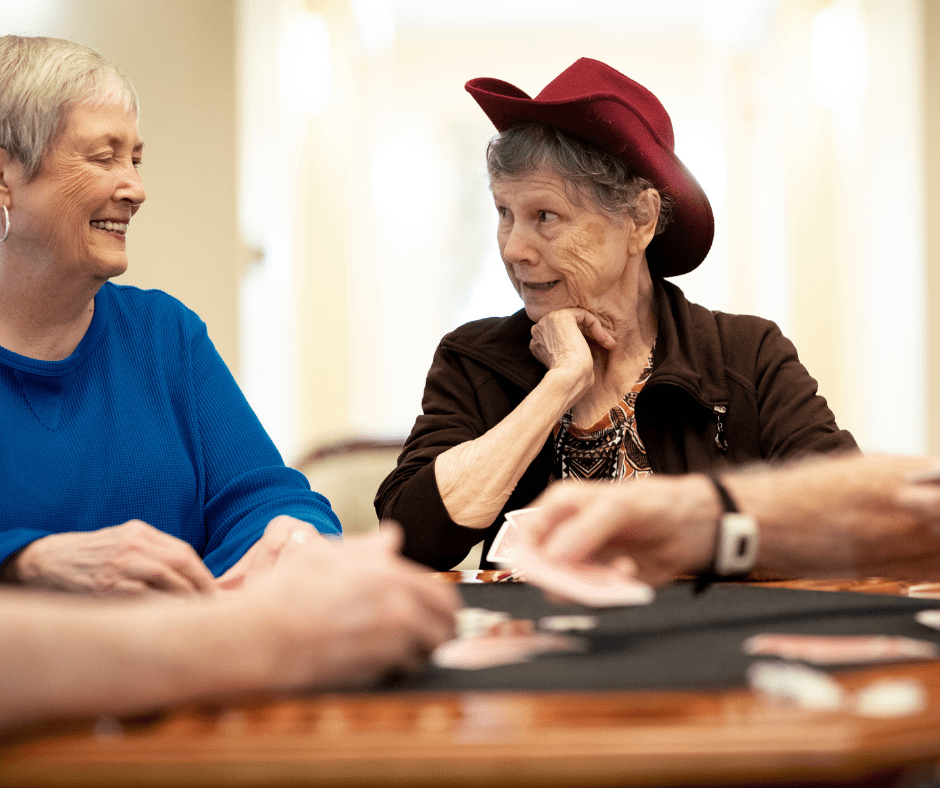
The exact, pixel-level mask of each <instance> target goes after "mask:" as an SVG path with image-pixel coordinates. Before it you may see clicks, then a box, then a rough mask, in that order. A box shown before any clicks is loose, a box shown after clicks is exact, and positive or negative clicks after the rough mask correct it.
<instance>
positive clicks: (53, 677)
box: [0, 594, 274, 727]
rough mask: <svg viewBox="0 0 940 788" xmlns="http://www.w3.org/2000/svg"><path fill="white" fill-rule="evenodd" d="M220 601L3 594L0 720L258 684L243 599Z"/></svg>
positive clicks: (260, 655) (129, 707) (117, 709)
mask: <svg viewBox="0 0 940 788" xmlns="http://www.w3.org/2000/svg"><path fill="white" fill-rule="evenodd" d="M220 604H222V603H220V602H218V601H213V602H208V601H205V600H195V601H186V602H183V601H172V600H166V601H162V602H160V603H157V602H154V601H150V602H144V603H132V602H128V603H115V604H108V605H101V604H100V603H95V602H91V601H86V600H75V599H71V598H69V599H66V598H63V597H60V596H50V597H48V598H46V597H29V596H25V595H20V594H11V595H9V596H4V597H3V598H2V599H0V620H2V621H3V622H4V637H3V638H2V639H0V671H2V674H3V675H5V676H15V677H16V680H15V681H7V682H3V684H2V689H0V727H7V726H10V725H15V724H20V723H27V722H31V721H36V720H43V719H49V718H57V717H71V716H83V715H94V714H128V713H138V712H144V711H149V710H152V709H154V708H158V707H161V706H165V705H169V704H173V703H180V702H185V701H190V700H196V699H201V698H206V697H217V696H222V695H226V694H229V693H235V692H247V691H254V690H258V689H260V688H261V687H262V686H263V681H264V679H263V676H264V675H265V673H266V671H267V669H269V668H273V667H274V666H273V665H270V666H269V665H266V664H264V663H265V660H266V659H267V652H268V651H269V649H268V648H267V645H266V644H264V641H263V639H258V638H255V637H252V635H253V633H252V631H251V630H252V626H253V624H252V619H251V617H250V616H248V615H246V612H247V611H246V609H245V608H244V606H243V605H240V604H238V603H236V602H235V601H234V600H233V601H232V602H230V603H229V604H230V605H231V609H230V611H225V612H226V615H224V616H223V615H219V612H220V611H219V609H218V608H219V605H220ZM247 643H252V644H255V646H256V647H255V648H246V647H245V644H247Z"/></svg>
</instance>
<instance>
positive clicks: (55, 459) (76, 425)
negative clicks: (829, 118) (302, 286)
mask: <svg viewBox="0 0 940 788" xmlns="http://www.w3.org/2000/svg"><path fill="white" fill-rule="evenodd" d="M279 514H289V515H292V516H294V517H297V518H298V519H301V520H305V521H306V522H308V523H311V524H312V525H313V526H314V527H315V528H316V529H317V530H318V531H320V532H322V533H334V534H335V533H339V531H340V525H339V520H337V518H336V515H335V514H334V513H333V512H332V510H331V509H330V506H329V503H328V502H327V500H326V499H325V498H324V497H323V496H321V495H319V494H318V493H314V492H311V491H310V487H309V485H308V483H307V480H306V478H305V477H304V476H303V474H301V473H299V472H298V471H295V470H292V469H290V468H287V467H285V465H284V463H283V461H282V459H281V457H280V454H279V453H278V451H277V449H276V448H275V446H274V444H273V443H272V442H271V440H270V438H269V437H268V436H267V433H265V431H264V428H263V427H262V426H261V423H260V422H259V421H258V419H257V417H256V416H255V414H254V413H253V412H252V410H251V408H250V406H249V405H248V403H247V401H246V400H245V398H244V396H243V395H242V393H241V391H240V390H239V388H238V385H237V384H236V383H235V380H234V378H233V377H232V375H231V373H230V372H229V370H228V368H227V367H226V366H225V363H224V362H223V361H222V359H221V357H220V356H219V354H218V352H217V351H216V349H215V347H214V346H213V344H212V342H211V340H210V339H209V337H208V335H207V334H206V326H205V324H204V323H203V322H202V321H201V320H200V319H199V317H198V316H197V315H196V314H194V313H193V312H191V311H190V310H189V309H187V308H186V307H184V306H183V305H182V304H180V303H179V302H178V301H177V300H175V299H174V298H172V297H170V296H168V295H167V294H166V293H162V292H160V291H158V290H139V289H137V288H135V287H122V286H119V285H114V284H111V283H110V282H109V283H107V284H105V285H104V287H102V288H101V290H100V291H99V292H98V295H97V296H96V297H95V313H94V316H93V318H92V322H91V325H90V326H89V328H88V331H87V332H86V333H85V336H84V337H83V338H82V341H81V343H79V345H78V347H77V348H76V349H75V352H74V353H72V355H70V356H69V357H68V358H66V359H64V360H62V361H38V360H35V359H31V358H27V357H25V356H20V355H18V354H16V353H11V352H10V351H8V350H6V349H4V348H0V561H3V560H5V559H6V558H7V557H9V556H10V555H11V554H12V553H14V552H16V551H17V550H19V549H20V548H22V547H24V546H26V545H27V544H29V543H30V542H32V541H33V540H35V539H38V538H40V537H42V536H46V535H48V534H50V533H56V532H61V531H91V530H95V529H98V528H103V527H106V526H110V525H119V524H121V523H124V522H127V521H128V520H133V519H137V520H143V521H144V522H146V523H149V524H150V525H152V526H154V527H155V528H159V529H161V530H163V531H166V532H167V533H169V534H173V535H174V536H178V537H179V538H180V539H183V540H185V541H187V542H189V543H190V544H191V545H192V546H193V547H194V548H195V549H196V551H197V552H198V553H199V554H200V555H201V556H203V559H204V560H205V562H206V565H207V566H208V567H209V569H211V570H212V572H214V573H215V574H216V575H220V574H221V573H222V572H224V571H225V570H226V569H228V568H229V567H230V566H232V565H233V564H234V563H235V562H236V561H237V560H238V559H239V558H240V557H241V556H242V555H243V554H244V552H245V551H246V550H247V549H248V547H250V546H251V545H252V544H253V543H254V542H255V540H256V539H257V538H258V537H259V536H260V535H261V533H262V532H263V531H264V528H265V526H266V525H267V523H268V521H269V520H271V518H273V517H275V516H277V515H279Z"/></svg>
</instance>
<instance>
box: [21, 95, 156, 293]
mask: <svg viewBox="0 0 940 788" xmlns="http://www.w3.org/2000/svg"><path fill="white" fill-rule="evenodd" d="M142 152H143V143H142V142H141V140H140V135H139V134H138V131H137V117H136V115H135V114H134V113H132V112H131V113H129V112H128V111H127V110H126V109H125V108H124V107H122V106H118V105H104V106H99V107H94V106H89V105H78V106H77V107H75V108H74V109H72V111H71V112H70V113H69V116H68V118H67V121H66V124H65V128H64V130H63V131H62V133H61V134H60V135H59V137H58V139H57V140H56V142H55V143H54V144H53V147H52V148H51V149H50V150H49V151H47V153H46V154H45V156H44V157H43V165H42V168H41V169H40V171H39V173H38V174H37V175H36V177H35V178H33V179H32V180H31V181H26V180H25V178H24V177H22V172H21V171H22V168H20V171H19V172H20V177H17V172H18V171H17V169H16V167H15V166H11V168H10V173H11V175H10V178H9V180H8V181H7V182H8V183H10V192H9V210H10V237H9V239H8V241H7V243H8V244H10V248H11V251H12V250H14V249H15V251H16V254H17V255H18V256H19V257H20V258H21V259H22V260H24V261H26V262H28V263H29V264H31V265H41V266H44V267H45V268H47V269H48V270H52V271H55V273H56V274H58V275H62V276H66V277H72V276H81V277H89V276H90V277H92V278H93V279H96V280H101V281H104V280H107V279H110V278H111V277H112V276H118V275H120V274H122V273H124V271H125V270H126V269H127V249H126V244H127V240H126V236H127V225H128V223H129V222H130V220H131V217H132V216H133V215H134V214H135V213H137V209H138V208H140V205H141V203H142V202H143V201H144V198H145V196H146V195H145V193H144V188H143V184H142V183H141V180H140V175H139V173H138V172H137V167H138V165H139V164H140V160H141V155H142Z"/></svg>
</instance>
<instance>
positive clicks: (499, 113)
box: [466, 57, 715, 276]
mask: <svg viewBox="0 0 940 788" xmlns="http://www.w3.org/2000/svg"><path fill="white" fill-rule="evenodd" d="M466 88H467V90H468V91H469V92H470V94H471V95H472V96H473V98H474V99H475V100H476V102H477V103H478V104H479V105H480V106H481V107H482V108H483V111H484V112H485V113H486V114H487V116H488V117H489V119H490V120H491V121H493V125H494V126H496V128H497V129H498V130H499V131H505V130H507V129H509V128H511V127H512V126H514V125H516V124H517V123H544V124H547V125H549V126H553V127H555V128H557V129H560V130H561V131H563V132H565V133H567V134H571V135H573V136H574V137H577V138H578V139H580V140H583V141H584V142H586V143H588V144H591V145H594V146H596V147H598V148H600V149H601V150H603V151H606V152H607V153H609V154H611V155H613V156H617V157H618V158H620V159H621V160H622V161H624V162H625V163H626V164H627V165H628V166H629V167H630V169H631V171H632V172H633V173H635V174H636V175H639V176H640V177H642V178H647V179H648V180H649V181H650V182H651V183H652V184H653V185H654V186H655V187H656V188H657V189H659V191H660V192H663V193H664V194H667V195H668V196H669V197H670V199H671V200H672V221H671V222H670V224H669V226H668V227H666V230H665V231H664V232H662V233H660V234H659V235H657V236H656V237H655V238H653V240H652V241H650V244H649V246H648V247H647V249H646V257H647V261H648V263H649V266H650V272H651V273H653V274H654V275H656V276H676V275H678V274H684V273H687V272H688V271H691V270H692V269H693V268H695V267H696V266H697V265H698V264H699V263H701V262H702V260H704V259H705V255H707V254H708V250H709V248H710V247H711V243H712V238H713V237H714V234H715V219H714V216H713V215H712V209H711V205H710V204H709V202H708V197H707V196H706V195H705V192H704V191H703V190H702V187H701V186H700V185H699V183H698V181H696V180H695V178H694V176H693V175H692V173H690V172H689V171H688V169H686V167H685V165H684V164H683V163H682V162H681V161H680V160H679V157H678V156H676V150H675V137H674V135H673V131H672V121H670V119H669V113H667V112H666V109H665V107H663V105H662V104H660V103H659V99H657V98H656V96H654V95H653V94H652V93H651V92H650V91H648V90H647V89H646V88H644V87H643V86H642V85H640V84H638V83H637V82H634V81H633V80H632V79H630V78H629V77H627V76H624V75H623V74H621V73H620V72H619V71H617V70H616V69H613V68H611V67H610V66H608V65H607V64H605V63H601V62H600V61H598V60H592V59H591V58H586V57H585V58H581V59H580V60H578V61H576V62H575V63H573V64H572V65H571V66H569V67H568V68H567V69H565V70H564V71H563V72H562V73H561V74H559V75H558V76H557V77H556V78H555V79H553V80H552V81H551V82H550V83H549V84H548V85H546V86H545V88H544V90H542V92H541V93H539V94H538V96H537V97H536V98H534V99H533V98H530V97H529V95H528V94H527V93H525V92H524V91H522V90H520V89H519V88H517V87H516V86H515V85H510V84H509V83H508V82H504V81H502V80H500V79H493V78H490V77H482V78H478V79H471V80H470V81H469V82H467V85H466Z"/></svg>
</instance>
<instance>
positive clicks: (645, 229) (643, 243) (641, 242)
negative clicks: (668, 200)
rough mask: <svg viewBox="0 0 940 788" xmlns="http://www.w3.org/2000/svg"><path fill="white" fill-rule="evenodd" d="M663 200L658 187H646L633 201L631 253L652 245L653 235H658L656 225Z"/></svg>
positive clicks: (634, 253) (639, 251) (633, 253)
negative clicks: (657, 189) (633, 217)
mask: <svg viewBox="0 0 940 788" xmlns="http://www.w3.org/2000/svg"><path fill="white" fill-rule="evenodd" d="M661 205H662V200H660V198H659V192H658V191H656V189H644V190H643V191H642V192H640V193H639V194H638V195H637V198H636V200H634V201H633V211H632V213H633V214H634V216H636V217H637V218H635V219H634V220H633V234H632V236H631V238H630V246H629V252H630V254H631V255H636V254H641V253H642V252H645V251H646V247H647V246H649V245H650V241H652V240H653V236H654V235H656V225H657V224H658V223H659V209H660V206H661Z"/></svg>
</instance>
